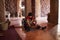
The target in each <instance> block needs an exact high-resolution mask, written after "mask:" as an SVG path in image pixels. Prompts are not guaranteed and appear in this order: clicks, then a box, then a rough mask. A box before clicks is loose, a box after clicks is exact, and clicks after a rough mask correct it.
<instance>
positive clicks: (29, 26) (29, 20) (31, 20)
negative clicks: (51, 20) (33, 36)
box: [24, 13, 44, 31]
mask: <svg viewBox="0 0 60 40" xmlns="http://www.w3.org/2000/svg"><path fill="white" fill-rule="evenodd" d="M24 28H25V30H26V31H31V30H34V29H42V30H43V29H44V28H42V27H41V26H39V25H37V24H36V21H35V17H34V16H33V15H32V13H29V14H28V16H27V17H26V19H25V24H24Z"/></svg>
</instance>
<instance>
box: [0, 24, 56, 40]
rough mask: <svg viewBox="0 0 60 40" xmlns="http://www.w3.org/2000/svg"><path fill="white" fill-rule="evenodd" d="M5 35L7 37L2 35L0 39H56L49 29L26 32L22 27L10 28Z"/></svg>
mask: <svg viewBox="0 0 60 40" xmlns="http://www.w3.org/2000/svg"><path fill="white" fill-rule="evenodd" d="M50 26H51V25H50ZM5 35H6V37H0V40H55V39H54V37H53V36H52V35H51V34H50V33H49V32H48V30H46V31H44V30H34V31H29V32H24V31H23V30H22V28H10V29H8V30H7V31H6V32H5Z"/></svg>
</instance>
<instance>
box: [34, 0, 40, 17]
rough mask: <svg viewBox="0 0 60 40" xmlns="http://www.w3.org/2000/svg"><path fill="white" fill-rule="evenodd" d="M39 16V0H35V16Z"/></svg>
mask: <svg viewBox="0 0 60 40" xmlns="http://www.w3.org/2000/svg"><path fill="white" fill-rule="evenodd" d="M38 16H41V5H40V0H38V1H37V0H35V17H38Z"/></svg>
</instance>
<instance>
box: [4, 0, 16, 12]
mask: <svg viewBox="0 0 60 40" xmlns="http://www.w3.org/2000/svg"><path fill="white" fill-rule="evenodd" d="M5 8H6V11H9V12H10V13H16V12H17V0H5Z"/></svg>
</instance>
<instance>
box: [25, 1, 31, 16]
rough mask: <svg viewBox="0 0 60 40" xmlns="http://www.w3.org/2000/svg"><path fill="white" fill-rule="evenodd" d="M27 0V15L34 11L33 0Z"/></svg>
mask: <svg viewBox="0 0 60 40" xmlns="http://www.w3.org/2000/svg"><path fill="white" fill-rule="evenodd" d="M25 2H26V7H25V9H26V16H27V15H28V13H29V12H32V7H31V0H25Z"/></svg>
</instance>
